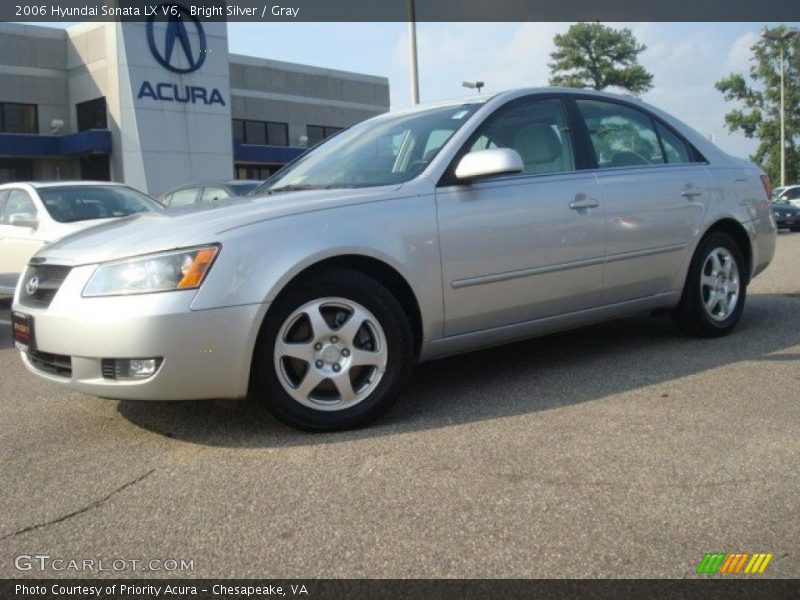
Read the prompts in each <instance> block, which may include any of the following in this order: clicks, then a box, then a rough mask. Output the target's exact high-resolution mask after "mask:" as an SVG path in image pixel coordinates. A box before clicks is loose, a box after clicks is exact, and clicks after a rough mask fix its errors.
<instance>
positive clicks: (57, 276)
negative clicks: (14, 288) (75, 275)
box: [19, 264, 71, 308]
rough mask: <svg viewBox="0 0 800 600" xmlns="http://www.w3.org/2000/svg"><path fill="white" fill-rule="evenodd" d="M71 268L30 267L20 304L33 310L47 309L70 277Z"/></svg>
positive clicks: (20, 295)
mask: <svg viewBox="0 0 800 600" xmlns="http://www.w3.org/2000/svg"><path fill="white" fill-rule="evenodd" d="M70 270H71V267H65V266H62V265H35V264H33V265H29V266H28V270H27V271H25V275H24V276H23V278H22V287H21V288H20V292H19V303H20V304H22V305H23V306H30V307H33V308H47V307H48V306H50V303H51V302H52V301H53V298H54V297H55V295H56V292H58V289H59V288H60V287H61V284H62V283H64V280H65V279H66V278H67V275H69V272H70Z"/></svg>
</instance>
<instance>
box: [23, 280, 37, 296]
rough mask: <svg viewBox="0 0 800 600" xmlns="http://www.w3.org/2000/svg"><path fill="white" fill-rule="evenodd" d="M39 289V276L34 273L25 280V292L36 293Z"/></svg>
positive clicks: (32, 294)
mask: <svg viewBox="0 0 800 600" xmlns="http://www.w3.org/2000/svg"><path fill="white" fill-rule="evenodd" d="M38 290H39V277H38V276H36V275H34V276H33V277H31V278H30V279H28V281H26V282H25V293H26V294H28V296H34V295H36V292H37V291H38Z"/></svg>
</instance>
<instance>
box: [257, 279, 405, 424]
mask: <svg viewBox="0 0 800 600" xmlns="http://www.w3.org/2000/svg"><path fill="white" fill-rule="evenodd" d="M267 318H268V321H267V322H266V323H265V325H264V327H263V329H262V332H261V335H260V337H259V342H258V347H257V349H256V356H255V358H254V362H253V375H252V380H251V390H252V391H253V393H254V395H255V396H256V397H257V399H258V400H259V401H261V403H262V404H263V405H264V406H265V407H266V409H267V410H268V411H269V412H270V413H272V414H273V415H274V416H275V417H277V418H278V419H280V420H281V421H283V422H284V423H287V424H288V425H291V426H294V427H298V428H301V429H306V430H315V431H332V430H337V429H348V428H353V427H358V426H361V425H365V424H367V423H369V422H370V421H372V420H374V419H376V418H377V417H378V416H380V415H381V414H382V413H383V412H385V411H386V410H387V409H388V408H389V407H390V406H391V405H392V403H393V402H394V400H395V398H396V397H397V394H398V392H399V391H400V388H401V386H402V384H403V383H404V381H405V379H406V377H407V376H408V373H409V371H410V368H411V365H412V357H413V352H412V349H413V345H412V336H411V328H410V326H409V323H408V320H407V319H406V316H405V312H404V311H403V308H402V306H401V305H400V304H399V302H398V301H397V300H396V299H395V298H394V296H392V294H390V293H389V292H388V290H386V288H384V287H383V286H382V285H380V284H379V283H378V282H376V281H375V280H373V279H371V278H369V277H367V276H365V275H362V274H361V273H358V272H355V271H350V270H344V269H342V270H333V271H330V272H327V273H325V274H320V275H318V276H316V277H313V278H311V279H308V280H305V281H303V282H301V283H299V284H296V285H294V286H293V287H292V288H291V289H290V290H288V291H287V292H286V293H284V294H282V296H281V297H279V299H278V300H277V301H276V304H275V305H274V306H273V308H272V309H271V310H270V313H269V315H268V317H267Z"/></svg>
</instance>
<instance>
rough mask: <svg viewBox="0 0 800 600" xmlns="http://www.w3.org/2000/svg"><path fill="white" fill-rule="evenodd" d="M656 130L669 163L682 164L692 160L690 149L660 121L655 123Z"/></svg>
mask: <svg viewBox="0 0 800 600" xmlns="http://www.w3.org/2000/svg"><path fill="white" fill-rule="evenodd" d="M656 130H658V135H659V137H660V138H661V144H662V145H663V146H664V153H665V154H666V155H667V162H668V163H670V164H684V163H690V162H694V161H693V160H692V151H691V150H690V149H689V147H688V146H687V145H686V144H685V143H684V141H683V140H682V139H680V138H679V137H678V136H677V135H675V134H674V133H672V130H670V129H667V128H666V127H664V126H663V125H662V124H661V123H656Z"/></svg>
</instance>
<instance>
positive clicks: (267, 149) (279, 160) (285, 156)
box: [233, 142, 307, 164]
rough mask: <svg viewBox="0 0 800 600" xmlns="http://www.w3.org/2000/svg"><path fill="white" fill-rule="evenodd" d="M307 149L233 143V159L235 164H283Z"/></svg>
mask: <svg viewBox="0 0 800 600" xmlns="http://www.w3.org/2000/svg"><path fill="white" fill-rule="evenodd" d="M306 150H307V148H296V147H293V146H256V145H253V144H242V143H241V142H234V143H233V158H234V160H235V161H236V162H252V163H270V164H284V163H287V162H289V161H291V160H294V159H295V158H297V157H298V156H300V155H301V154H303V152H305V151H306Z"/></svg>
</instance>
